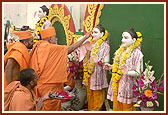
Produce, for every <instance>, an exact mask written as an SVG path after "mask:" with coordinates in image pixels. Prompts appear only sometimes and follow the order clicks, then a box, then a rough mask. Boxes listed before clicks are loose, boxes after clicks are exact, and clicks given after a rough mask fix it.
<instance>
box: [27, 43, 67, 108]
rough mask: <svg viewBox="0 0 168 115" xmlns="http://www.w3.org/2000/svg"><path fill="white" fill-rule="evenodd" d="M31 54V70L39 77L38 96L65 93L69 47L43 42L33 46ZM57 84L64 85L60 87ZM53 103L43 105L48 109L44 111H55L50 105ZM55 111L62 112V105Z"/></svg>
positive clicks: (47, 102)
mask: <svg viewBox="0 0 168 115" xmlns="http://www.w3.org/2000/svg"><path fill="white" fill-rule="evenodd" d="M31 53H32V54H31V58H30V68H33V69H34V70H35V72H36V74H37V75H38V80H37V88H36V89H37V90H36V91H38V92H36V93H39V94H37V95H38V96H40V97H43V96H44V95H45V94H46V93H47V92H50V91H53V92H55V91H63V89H64V83H65V82H67V53H68V47H67V46H62V45H56V44H50V43H48V42H47V41H43V40H41V41H39V42H37V43H36V44H35V45H34V46H33V49H32V52H31ZM57 84H62V85H60V87H58V86H57ZM54 88H55V89H54ZM42 92H44V93H42ZM52 101H53V100H47V101H46V102H45V103H44V105H43V106H44V108H47V109H42V110H53V109H54V108H55V107H54V106H51V105H52V104H49V102H51V103H52ZM58 103H59V102H58ZM55 110H61V104H58V107H57V108H55Z"/></svg>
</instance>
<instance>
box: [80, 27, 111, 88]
mask: <svg viewBox="0 0 168 115" xmlns="http://www.w3.org/2000/svg"><path fill="white" fill-rule="evenodd" d="M107 35H108V31H107V30H105V34H104V36H103V37H101V38H100V39H99V40H98V41H97V42H96V44H95V45H94V47H93V49H92V50H91V58H90V62H88V57H89V52H87V54H86V56H85V59H84V64H83V67H84V69H83V72H84V82H85V84H86V86H88V83H89V81H88V80H89V78H90V76H91V74H92V72H93V69H94V65H95V63H94V57H95V54H97V53H98V49H99V47H100V45H101V44H102V43H103V41H105V40H106V39H107ZM91 43H93V42H91Z"/></svg>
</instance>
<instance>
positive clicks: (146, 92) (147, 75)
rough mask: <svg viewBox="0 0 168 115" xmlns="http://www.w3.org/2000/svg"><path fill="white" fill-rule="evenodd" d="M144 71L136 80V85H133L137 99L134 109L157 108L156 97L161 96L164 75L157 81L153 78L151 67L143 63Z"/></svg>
mask: <svg viewBox="0 0 168 115" xmlns="http://www.w3.org/2000/svg"><path fill="white" fill-rule="evenodd" d="M145 66H146V69H145V71H144V72H142V73H141V74H140V73H138V74H139V77H137V78H136V84H133V87H132V89H133V92H134V95H135V96H136V97H138V101H137V103H136V104H135V105H134V106H135V107H149V108H151V107H158V106H159V101H158V96H159V95H163V89H164V75H162V76H161V77H160V78H159V79H158V80H156V79H155V77H154V71H153V70H152V66H150V65H149V62H148V63H145Z"/></svg>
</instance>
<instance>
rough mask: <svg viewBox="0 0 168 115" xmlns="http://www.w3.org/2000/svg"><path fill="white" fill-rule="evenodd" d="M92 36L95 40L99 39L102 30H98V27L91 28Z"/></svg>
mask: <svg viewBox="0 0 168 115" xmlns="http://www.w3.org/2000/svg"><path fill="white" fill-rule="evenodd" d="M92 32H93V33H92V37H93V39H94V40H95V41H97V40H99V39H100V38H101V37H102V36H103V32H100V30H99V29H98V28H93V30H92Z"/></svg>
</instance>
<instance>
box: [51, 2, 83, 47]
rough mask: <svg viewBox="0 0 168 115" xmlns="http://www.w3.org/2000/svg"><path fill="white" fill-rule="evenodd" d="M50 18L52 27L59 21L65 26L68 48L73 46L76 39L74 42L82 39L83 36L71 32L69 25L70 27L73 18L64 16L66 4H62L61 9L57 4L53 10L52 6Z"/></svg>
mask: <svg viewBox="0 0 168 115" xmlns="http://www.w3.org/2000/svg"><path fill="white" fill-rule="evenodd" d="M48 17H49V20H50V21H51V24H52V25H53V24H54V23H55V22H57V21H59V22H60V23H61V24H62V25H63V27H64V31H65V35H66V42H67V46H69V45H71V44H72V41H73V39H74V42H76V41H77V39H78V38H79V37H81V35H75V34H74V33H73V32H71V31H70V30H69V25H70V24H69V22H70V18H71V17H70V15H67V16H65V15H64V4H61V7H60V8H58V5H57V4H55V5H54V7H53V8H51V5H50V6H49V15H48Z"/></svg>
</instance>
